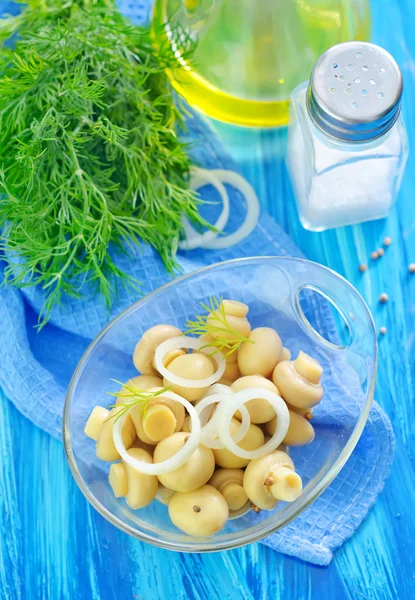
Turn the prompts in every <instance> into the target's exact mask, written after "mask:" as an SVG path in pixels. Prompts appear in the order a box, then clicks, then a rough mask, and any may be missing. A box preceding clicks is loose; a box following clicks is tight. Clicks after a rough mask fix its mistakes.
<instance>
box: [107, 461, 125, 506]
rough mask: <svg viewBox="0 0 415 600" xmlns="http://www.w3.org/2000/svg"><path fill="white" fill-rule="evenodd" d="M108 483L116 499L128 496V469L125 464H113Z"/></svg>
mask: <svg viewBox="0 0 415 600" xmlns="http://www.w3.org/2000/svg"><path fill="white" fill-rule="evenodd" d="M108 481H109V482H110V486H111V489H112V492H113V494H114V496H115V497H116V498H125V496H126V495H127V494H128V479H127V469H126V468H125V464H124V463H123V462H118V463H113V464H112V465H111V466H110V472H109V475H108Z"/></svg>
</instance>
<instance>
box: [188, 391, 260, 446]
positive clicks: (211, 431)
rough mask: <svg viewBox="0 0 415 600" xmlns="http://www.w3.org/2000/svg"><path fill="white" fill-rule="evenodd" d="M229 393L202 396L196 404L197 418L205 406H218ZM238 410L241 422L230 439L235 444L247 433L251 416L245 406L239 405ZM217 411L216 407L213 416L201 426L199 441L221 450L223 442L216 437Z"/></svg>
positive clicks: (225, 400) (226, 399)
mask: <svg viewBox="0 0 415 600" xmlns="http://www.w3.org/2000/svg"><path fill="white" fill-rule="evenodd" d="M229 395H230V394H229V393H227V394H212V395H210V396H205V398H203V400H201V401H200V402H198V404H197V406H196V413H197V414H198V416H199V419H200V415H201V413H202V412H203V411H204V409H205V408H206V407H207V406H209V405H210V404H217V405H218V406H219V405H220V403H221V402H228V396H229ZM232 395H233V393H232ZM240 412H241V415H242V423H241V426H240V427H239V429H238V431H237V432H236V433H235V435H234V436H232V440H233V441H234V442H235V444H237V443H238V442H240V441H241V440H243V438H244V437H245V436H246V434H247V433H248V429H249V426H250V425H251V416H250V414H249V411H248V409H247V408H246V406H241V408H240ZM217 413H218V410H217V409H216V412H215V414H214V415H213V417H212V418H211V419H210V421H209V422H208V423H207V424H205V425H204V426H203V427H202V429H201V432H200V442H201V443H202V444H203V445H204V446H207V447H208V448H215V449H216V450H221V449H222V448H224V447H225V445H224V444H223V442H222V441H221V440H218V439H217V436H218V426H217V419H218V417H217ZM200 422H201V424H202V423H203V422H202V419H200Z"/></svg>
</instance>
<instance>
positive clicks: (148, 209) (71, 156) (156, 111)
mask: <svg viewBox="0 0 415 600" xmlns="http://www.w3.org/2000/svg"><path fill="white" fill-rule="evenodd" d="M15 34H17V35H16V36H15ZM12 36H15V42H14V47H13V49H11V48H9V47H8V46H3V47H2V50H1V52H0V193H2V194H3V195H2V196H1V199H0V229H2V232H1V237H0V249H1V250H3V251H4V252H5V257H6V260H7V263H8V264H7V267H6V269H5V280H6V282H7V283H10V284H14V285H16V286H18V287H23V286H28V285H34V284H38V285H40V286H42V288H43V290H45V292H46V301H45V304H44V306H43V309H42V311H41V314H40V316H39V321H40V326H43V324H44V323H45V322H47V320H48V319H49V317H50V313H51V310H52V308H53V306H54V305H55V304H56V303H59V302H60V301H61V299H62V295H63V294H64V293H65V294H68V295H70V296H73V297H79V296H80V295H81V288H82V286H83V285H84V284H87V285H88V286H90V287H88V290H91V293H92V294H95V293H96V292H97V291H99V292H100V293H101V294H102V295H103V297H104V298H105V301H106V304H107V306H108V307H109V306H110V304H111V302H112V299H113V297H114V292H116V284H117V283H118V282H120V283H122V284H127V285H132V286H134V287H136V288H139V282H137V281H135V280H133V279H132V278H131V277H130V276H129V275H128V274H127V273H125V272H123V271H121V270H120V269H119V268H118V267H117V266H116V264H115V262H114V259H113V256H114V252H117V251H118V250H122V251H129V250H131V248H132V247H133V246H135V245H137V242H139V241H143V242H145V243H148V244H150V245H151V246H153V247H154V248H155V249H156V250H157V251H158V252H159V254H160V256H161V258H162V260H163V262H164V264H165V266H166V268H167V270H168V271H169V272H173V271H174V270H175V269H176V267H177V264H176V261H175V255H176V250H177V246H178V242H179V239H180V235H181V232H182V224H181V218H182V215H183V214H185V215H187V216H188V217H189V218H190V219H191V220H192V221H193V222H195V223H196V224H197V223H199V224H205V223H204V222H203V220H202V219H201V217H200V216H199V215H198V211H197V207H198V199H197V196H196V195H195V193H194V192H193V191H191V190H190V189H189V169H190V166H191V165H190V159H189V157H188V155H187V153H186V150H187V148H186V146H185V145H184V144H182V143H181V142H180V141H179V140H178V138H177V135H176V126H177V124H178V123H180V122H181V117H180V114H179V112H178V110H177V108H176V107H175V105H174V102H173V97H172V91H171V88H170V85H169V82H168V79H167V76H166V75H165V72H164V69H165V68H166V67H167V66H169V65H170V66H173V65H174V64H175V58H174V56H173V55H172V51H171V49H169V48H161V49H158V50H157V54H156V51H155V50H154V49H153V47H152V43H151V34H150V31H149V29H148V28H144V27H137V26H134V25H132V24H131V23H130V22H129V21H128V20H126V19H125V18H124V17H123V16H122V15H121V14H120V13H119V11H118V10H117V8H116V6H115V3H114V2H113V0H68V1H66V0H28V2H27V6H26V7H25V8H24V9H23V11H22V13H21V14H20V15H18V16H16V17H9V18H6V19H2V20H0V41H1V42H2V43H5V42H7V41H9V40H10V38H11V37H12ZM178 39H179V40H180V43H181V44H182V45H185V53H186V52H187V53H188V56H191V54H192V49H193V48H192V43H191V42H189V40H187V39H185V36H184V35H183V32H178ZM13 40H14V38H13ZM110 246H111V249H112V250H113V251H114V252H111V254H110V252H109V249H110ZM91 286H92V289H91Z"/></svg>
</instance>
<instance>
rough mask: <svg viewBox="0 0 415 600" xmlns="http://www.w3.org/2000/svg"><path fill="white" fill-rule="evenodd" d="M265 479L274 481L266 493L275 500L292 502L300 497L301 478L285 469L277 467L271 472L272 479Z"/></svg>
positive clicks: (290, 470)
mask: <svg viewBox="0 0 415 600" xmlns="http://www.w3.org/2000/svg"><path fill="white" fill-rule="evenodd" d="M267 479H273V480H274V483H273V484H272V485H271V486H270V487H269V490H268V491H269V492H270V494H271V495H272V496H273V497H274V498H275V499H276V500H283V501H285V502H293V501H294V500H296V499H297V498H298V496H300V494H301V492H302V489H303V483H302V481H301V477H300V476H299V475H298V473H296V472H295V471H293V470H292V469H288V468H287V467H277V468H276V469H275V470H274V471H273V472H272V477H269V478H268V477H267Z"/></svg>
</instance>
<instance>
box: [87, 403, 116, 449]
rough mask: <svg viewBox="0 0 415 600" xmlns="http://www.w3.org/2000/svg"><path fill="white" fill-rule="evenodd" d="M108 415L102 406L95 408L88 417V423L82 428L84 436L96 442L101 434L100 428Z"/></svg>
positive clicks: (108, 412)
mask: <svg viewBox="0 0 415 600" xmlns="http://www.w3.org/2000/svg"><path fill="white" fill-rule="evenodd" d="M109 414H110V411H109V410H107V409H106V408H104V407H103V406H95V407H94V408H93V409H92V412H91V414H90V415H89V417H88V421H87V422H86V425H85V428H84V433H85V435H87V436H88V437H89V438H91V440H94V441H95V442H96V441H97V440H98V438H99V434H100V433H101V429H102V426H103V425H104V423H105V421H106V420H107V419H108V417H109Z"/></svg>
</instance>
